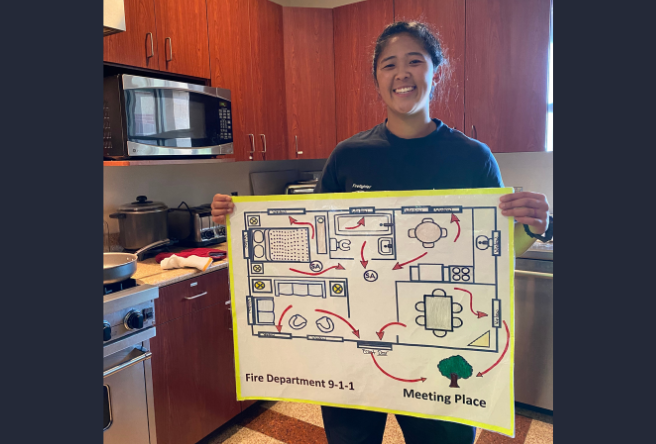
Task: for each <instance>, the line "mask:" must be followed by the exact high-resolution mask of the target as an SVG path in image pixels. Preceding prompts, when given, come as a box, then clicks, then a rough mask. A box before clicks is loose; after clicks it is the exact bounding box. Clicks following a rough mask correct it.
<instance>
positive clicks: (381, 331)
mask: <svg viewBox="0 0 656 444" xmlns="http://www.w3.org/2000/svg"><path fill="white" fill-rule="evenodd" d="M390 325H401V326H402V327H406V325H405V324H402V323H400V322H390V323H389V324H386V325H385V326H383V328H381V329H380V331H377V332H376V334H377V335H378V338H379V339H380V340H381V341H382V340H383V336H384V335H385V332H384V331H383V330H385V329H386V328H387V327H389V326H390Z"/></svg>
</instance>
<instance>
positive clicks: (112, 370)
mask: <svg viewBox="0 0 656 444" xmlns="http://www.w3.org/2000/svg"><path fill="white" fill-rule="evenodd" d="M135 348H136V347H135ZM139 349H140V350H141V351H143V352H144V354H143V355H141V356H137V357H136V358H133V359H130V360H129V361H126V362H124V363H122V364H119V365H117V366H116V367H113V368H110V369H109V370H107V371H104V372H103V378H106V377H108V376H111V375H113V374H115V373H118V372H120V371H121V370H125V369H126V368H128V367H132V366H133V365H135V364H138V363H140V362H143V361H146V360H148V359H150V358H152V357H153V353H152V352H150V351H147V350H144V349H142V348H139Z"/></svg>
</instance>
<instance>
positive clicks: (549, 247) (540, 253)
mask: <svg viewBox="0 0 656 444" xmlns="http://www.w3.org/2000/svg"><path fill="white" fill-rule="evenodd" d="M553 245H554V244H553V242H546V243H544V242H540V241H539V240H537V241H535V243H533V245H531V248H529V249H528V251H526V252H525V253H524V254H522V255H521V256H519V257H520V258H522V259H539V260H543V261H553Z"/></svg>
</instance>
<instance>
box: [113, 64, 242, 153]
mask: <svg viewBox="0 0 656 444" xmlns="http://www.w3.org/2000/svg"><path fill="white" fill-rule="evenodd" d="M126 77H130V78H131V79H132V80H131V82H126V85H127V88H126V87H124V95H125V104H126V117H127V119H126V121H127V125H126V126H127V148H128V155H130V156H180V155H194V156H198V155H208V156H212V155H217V154H231V153H232V152H233V146H232V115H231V103H230V101H229V99H226V98H224V97H222V94H223V95H227V96H228V97H229V91H227V90H220V89H218V88H209V87H204V86H200V85H191V84H185V83H181V82H169V81H164V80H159V79H146V78H139V79H140V80H139V81H136V80H134V79H135V78H136V77H135V76H124V78H126ZM226 92H227V94H226Z"/></svg>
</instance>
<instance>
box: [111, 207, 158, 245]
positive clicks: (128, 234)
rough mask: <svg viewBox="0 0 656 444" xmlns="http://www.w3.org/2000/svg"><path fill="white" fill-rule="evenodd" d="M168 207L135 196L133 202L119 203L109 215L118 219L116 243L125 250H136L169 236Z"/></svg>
mask: <svg viewBox="0 0 656 444" xmlns="http://www.w3.org/2000/svg"><path fill="white" fill-rule="evenodd" d="M168 209H169V208H168V207H167V206H166V205H165V204H164V203H162V202H153V201H152V200H148V198H147V197H146V196H137V200H136V201H135V202H131V203H128V204H124V205H121V206H120V207H118V210H117V211H116V213H112V214H110V215H109V217H111V218H113V219H118V230H119V235H118V243H119V244H121V246H122V247H123V248H125V249H126V250H138V249H140V248H142V247H145V246H146V245H150V244H152V243H154V242H158V241H161V240H164V239H167V238H168V237H169V235H168V218H167V212H168Z"/></svg>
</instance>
